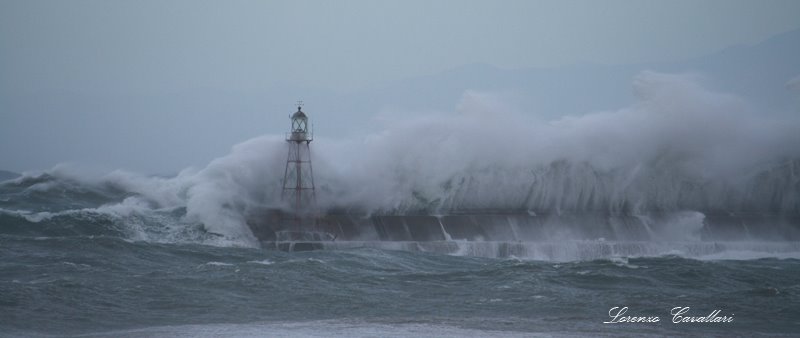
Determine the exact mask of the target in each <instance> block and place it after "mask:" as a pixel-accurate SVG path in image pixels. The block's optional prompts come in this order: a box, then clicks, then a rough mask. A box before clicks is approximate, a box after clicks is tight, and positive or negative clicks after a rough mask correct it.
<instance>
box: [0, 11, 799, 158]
mask: <svg viewBox="0 0 800 338" xmlns="http://www.w3.org/2000/svg"><path fill="white" fill-rule="evenodd" d="M798 27H800V1H795V0H789V1H732V0H723V1H694V0H693V1H675V0H670V1H444V0H440V1H409V0H403V1H224V2H222V1H8V0H0V100H2V101H6V103H2V102H0V109H2V110H0V132H1V133H3V134H5V135H0V141H2V142H3V143H4V145H2V146H0V169H11V170H30V169H43V168H48V167H50V166H52V165H54V164H56V163H58V162H61V161H70V160H73V161H83V160H86V159H90V158H93V157H92V156H93V155H92V154H97V156H96V158H97V159H96V162H97V163H99V164H103V165H108V166H111V167H117V166H123V167H128V166H130V167H134V168H135V169H143V170H152V171H158V170H164V171H174V170H178V169H179V168H180V167H181V166H182V165H184V163H185V164H194V165H200V164H201V163H197V162H198V160H197V158H192V159H186V160H175V161H172V162H169V161H168V160H167V159H168V158H171V157H170V156H171V155H162V156H164V158H163V159H162V160H164V161H167V162H169V165H166V164H165V165H164V166H161V167H159V166H153V165H140V163H142V162H145V161H148V158H151V159H150V161H157V160H158V159H156V158H154V155H153V154H149V150H150V149H153V148H154V147H157V145H155V144H149V143H148V144H147V146H145V145H144V143H142V142H143V141H141V140H142V139H148V138H150V139H168V141H169V142H167V143H166V144H169V147H168V148H169V149H172V150H173V151H175V152H176V153H177V152H181V153H191V152H192V151H196V150H197V149H194V148H193V147H195V148H196V147H201V148H203V149H204V151H207V152H214V153H219V152H220V151H222V152H223V153H224V149H225V148H226V147H229V146H230V145H231V143H230V142H231V141H232V140H233V139H235V137H236V136H234V135H241V136H240V138H241V139H242V140H243V139H246V138H248V137H252V136H254V135H253V134H254V133H255V131H254V130H255V129H247V128H244V129H240V130H237V129H236V128H234V127H230V128H229V129H230V130H228V131H227V134H225V132H222V131H221V132H220V133H221V135H228V137H227V138H226V137H222V136H221V138H220V142H219V143H214V144H213V145H211V144H210V143H209V144H207V145H204V144H197V143H196V142H190V141H188V140H184V138H187V136H186V135H181V137H178V136H171V138H170V136H165V135H166V134H169V133H172V134H175V133H179V132H181V131H184V132H185V130H186V129H187V128H188V129H194V130H196V131H197V133H199V134H200V135H206V136H207V137H210V136H208V134H207V131H208V130H214V129H213V128H214V127H219V126H220V125H221V124H224V123H225V122H226V121H227V119H229V118H235V116H236V115H235V114H243V113H241V112H236V111H235V109H236V107H231V111H234V113H232V114H234V115H233V116H228V117H220V116H193V115H189V113H188V112H187V111H181V109H178V108H176V109H173V110H171V109H170V106H169V105H168V104H166V105H163V106H159V105H158V102H156V101H157V100H158V99H157V98H156V97H159V96H163V95H174V96H175V95H177V96H180V95H185V96H186V97H198V96H201V95H203V94H202V93H205V92H207V91H224V92H229V93H253V92H261V91H264V90H266V89H265V88H275V87H281V86H297V87H304V88H318V89H321V90H333V91H343V92H347V91H354V90H358V89H361V88H369V87H371V86H373V85H375V84H378V83H386V82H390V81H394V80H398V79H404V78H410V77H415V76H423V75H429V74H434V73H438V72H441V71H444V70H447V69H451V68H454V67H457V66H460V65H464V64H470V63H476V62H481V63H488V64H491V65H495V66H498V67H502V68H529V67H558V66H564V65H571V64H580V63H589V64H626V63H639V62H654V61H670V60H679V59H683V58H688V57H693V56H699V55H703V54H707V53H710V52H713V51H716V50H719V49H722V48H725V47H727V46H732V45H737V44H749V43H753V42H757V41H760V40H762V39H764V38H766V37H769V36H771V35H774V34H776V33H779V32H784V31H787V30H791V29H796V28H798ZM295 99H296V97H288V98H286V100H287V102H288V103H292V102H293V101H294V100H295ZM132 100H137V104H139V103H141V102H139V101H141V100H150V101H152V102H150V106H155V107H160V111H159V112H152V111H148V112H142V111H141V110H137V109H133V108H131V109H125V107H126V106H127V105H128V104H132V103H133V102H129V101H132ZM8 102H12V103H8ZM70 102H72V103H74V105H73V106H69V105H70ZM65 105H67V106H66V107H65ZM93 105H94V108H92V107H93ZM114 107H117V108H114ZM142 109H144V108H142ZM131 114H134V115H135V114H141V116H143V117H142V118H141V119H137V118H134V117H131V116H129V115H131ZM148 114H149V115H148ZM247 114H256V113H255V112H247ZM281 117H283V116H281ZM187 119H191V120H192V123H193V124H194V127H192V126H191V125H190V126H186V125H181V124H180V122H182V121H185V120H187ZM76 120H77V121H78V122H75V121H76ZM98 121H99V122H98ZM143 121H152V122H153V124H159V125H162V127H161V129H159V128H155V129H153V128H152V127H151V125H149V124H147V123H145V122H143ZM170 123H172V126H171V127H163V126H164V125H169V124H170ZM120 124H121V125H126V124H127V125H128V126H129V128H127V129H126V128H121V127H115V128H116V129H115V128H111V127H109V126H114V125H120ZM54 125H55V126H57V127H59V128H61V127H63V128H72V129H73V130H72V131H71V133H70V134H69V137H61V138H56V137H55V136H52V135H55V134H58V133H57V132H56V129H58V128H55V127H53V126H54ZM37 128H38V129H41V128H51V129H53V130H52V131H47V132H43V131H41V130H39V131H37V130H36V129H37ZM165 128H166V129H165ZM221 128H222V129H225V128H226V127H224V126H222V127H221ZM96 129H103V130H105V133H112V134H114V135H115V136H116V137H117V139H116V141H115V142H117V143H116V144H118V145H124V144H130V145H131V149H130V150H125V151H124V152H128V153H124V152H123V154H117V155H113V156H111V155H109V156H110V157H104V156H101V153H108V152H109V151H108V149H105V148H103V147H101V146H99V145H93V144H94V143H103V142H104V141H103V140H102V139H99V138H101V137H103V136H105V135H106V134H103V133H101V132H98V131H96ZM274 130H277V129H274ZM274 130H267V131H274ZM267 131H265V132H267ZM54 133H55V134H54ZM203 133H206V134H203ZM237 133H238V134H237ZM21 135H31V139H28V140H25V141H24V142H23V141H21V140H20V137H21ZM47 135H51V136H52V138H51V139H47V138H46V136H47ZM192 137H196V135H195V136H192ZM189 138H191V137H189ZM14 142H18V143H17V144H14V145H12V143H14ZM181 142H184V143H185V144H183V143H181ZM209 142H210V141H209ZM39 143H63V145H61V148H58V149H51V151H52V153H49V152H48V151H47V150H42V151H41V152H34V149H39V148H42V149H44V148H47V147H38V148H37V146H38V144H39ZM84 144H86V145H92V146H91V147H88V148H87V147H84V146H82V145H84ZM70 145H72V146H75V147H79V145H80V147H82V149H81V150H80V151H78V150H74V149H72V148H73V147H69V146H70ZM137 145H138V146H137ZM92 147H93V148H92ZM214 147H216V148H214ZM211 148H213V149H211ZM208 149H211V150H208ZM71 151H74V154H75V156H72V155H71V154H73V153H71ZM31 152H34V153H31ZM220 155H221V154H220ZM131 156H135V157H137V158H139V160H138V161H139V162H136V161H123V160H121V159H123V158H126V157H127V158H129V157H131ZM208 156H209V155H208V153H204V155H203V156H199V157H198V158H200V157H202V158H207V157H208Z"/></svg>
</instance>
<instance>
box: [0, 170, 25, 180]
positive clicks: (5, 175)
mask: <svg viewBox="0 0 800 338" xmlns="http://www.w3.org/2000/svg"><path fill="white" fill-rule="evenodd" d="M20 176H21V175H20V174H17V173H15V172H11V171H7V170H0V182H1V181H5V180H11V179H15V178H17V177H20Z"/></svg>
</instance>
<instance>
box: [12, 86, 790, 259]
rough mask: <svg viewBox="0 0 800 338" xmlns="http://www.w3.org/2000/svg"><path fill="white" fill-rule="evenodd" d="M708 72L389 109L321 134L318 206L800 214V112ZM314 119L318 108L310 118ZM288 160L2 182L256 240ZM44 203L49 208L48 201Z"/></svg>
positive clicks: (182, 234) (259, 149) (237, 158)
mask: <svg viewBox="0 0 800 338" xmlns="http://www.w3.org/2000/svg"><path fill="white" fill-rule="evenodd" d="M706 82H709V81H708V80H707V79H704V78H703V77H702V76H700V75H696V74H661V73H654V72H643V73H641V74H639V75H638V76H637V77H636V78H635V79H633V90H634V91H635V93H636V97H637V100H636V102H634V103H633V104H632V105H630V106H629V107H625V108H622V109H619V110H616V111H598V112H588V113H587V114H585V115H582V116H567V117H563V118H561V119H558V120H553V121H544V120H539V119H537V118H536V112H517V111H514V109H513V107H508V106H507V105H505V104H504V103H503V102H502V101H501V100H499V99H498V98H497V97H496V96H494V95H492V94H491V93H480V92H465V93H464V96H463V99H462V101H461V102H460V103H459V104H458V106H457V109H456V112H455V113H446V112H442V113H429V114H424V115H421V114H412V116H410V117H403V118H398V119H396V120H393V119H382V120H381V119H379V120H376V121H375V125H376V127H375V129H372V130H365V131H364V133H363V134H362V135H358V136H354V137H352V138H349V139H327V138H325V137H324V136H322V135H317V136H318V138H317V139H316V140H315V141H314V142H313V143H312V155H313V161H314V162H313V164H314V174H315V178H316V182H317V186H318V194H317V195H318V204H319V208H320V210H322V211H325V210H350V211H359V212H366V213H373V214H381V213H383V214H401V215H402V214H418V213H425V214H434V215H445V214H449V213H452V212H464V211H487V210H495V211H496V210H506V211H508V210H517V211H526V212H529V213H542V212H549V213H557V214H561V213H581V212H603V213H607V214H624V215H645V214H647V213H649V212H657V211H660V212H663V211H669V212H701V213H702V212H707V211H724V212H768V213H774V214H792V213H797V212H800V179H799V178H798V174H797V170H798V169H800V168H799V166H800V133H798V132H797V131H798V130H800V121H798V119H797V118H794V117H782V118H767V117H763V116H764V115H765V114H759V111H758V107H753V106H751V105H750V104H748V102H747V101H746V99H744V98H739V97H735V96H732V95H729V94H726V93H721V92H717V91H715V90H713V88H709V87H708V86H707V85H705V83H706ZM317 109H318V110H320V111H321V110H324V107H320V108H317ZM314 115H315V110H314V109H310V110H309V116H310V118H311V119H312V121H313V119H314ZM287 128H288V121H287ZM318 134H319V133H318ZM285 157H286V145H285V141H284V140H283V138H282V137H281V136H278V135H267V136H262V137H258V138H254V139H251V140H248V141H245V142H242V143H240V144H238V145H236V146H234V147H233V148H232V150H231V152H230V153H229V154H227V155H225V156H222V157H220V158H218V159H216V160H214V161H212V162H211V163H209V164H208V166H207V167H205V168H202V169H196V168H188V169H186V170H184V171H182V172H181V173H179V174H178V175H176V176H174V177H153V176H148V175H144V174H137V173H130V172H126V171H114V172H111V173H109V174H105V175H96V174H88V175H87V174H85V173H81V170H80V169H75V167H70V166H57V167H56V168H53V169H51V170H48V171H46V172H44V173H27V174H25V175H24V176H23V177H21V178H18V179H16V180H13V181H10V182H7V183H3V188H4V189H12V190H15V191H16V193H17V194H18V195H17V196H19V197H21V198H19V199H17V198H14V199H13V200H11V201H4V203H3V206H2V209H3V211H2V212H3V213H5V214H6V215H11V214H13V215H17V216H19V217H25V219H26V220H27V221H31V222H44V221H47V220H49V219H53V218H54V217H63V216H64V215H65V214H76V213H77V214H86V213H88V214H92V215H105V216H102V217H112V218H113V217H123V218H127V219H130V218H133V219H138V220H139V223H141V224H140V226H139V227H138V228H134V229H131V227H130V226H127V225H126V226H121V227H122V228H125V227H127V228H126V230H124V232H126V233H128V234H129V237H132V238H135V239H144V240H155V241H172V240H178V239H183V240H188V241H197V240H199V241H201V242H203V243H210V244H219V245H245V246H252V245H255V243H256V242H255V238H254V237H253V236H252V234H251V233H250V230H249V229H248V227H247V225H246V219H247V217H248V215H250V214H251V213H252V212H253V211H254V210H256V209H258V208H264V207H265V206H266V207H285V206H284V205H282V204H281V201H280V190H281V179H282V178H283V168H284V165H285ZM76 194H77V195H76ZM42 199H43V200H45V201H47V203H45V204H36V203H35V202H36V201H41V200H42ZM98 217H99V216H98ZM695 223H696V222H695ZM126 224H127V223H126ZM681 224H682V223H680V222H676V223H675V226H676V227H678V228H680V227H681ZM700 224H702V217H701V219H700ZM586 226H591V225H586ZM208 234H212V235H208Z"/></svg>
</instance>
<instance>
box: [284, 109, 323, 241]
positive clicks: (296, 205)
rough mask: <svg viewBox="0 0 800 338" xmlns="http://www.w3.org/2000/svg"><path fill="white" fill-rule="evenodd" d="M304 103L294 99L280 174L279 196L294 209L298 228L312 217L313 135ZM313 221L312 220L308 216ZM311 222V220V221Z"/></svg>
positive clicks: (313, 207) (314, 199)
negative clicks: (304, 110) (284, 157)
mask: <svg viewBox="0 0 800 338" xmlns="http://www.w3.org/2000/svg"><path fill="white" fill-rule="evenodd" d="M302 107H303V103H302V102H298V103H297V111H296V112H295V113H294V114H292V116H291V120H292V129H291V131H290V132H289V133H286V142H287V143H289V155H288V157H287V158H286V170H285V172H284V174H283V191H282V193H281V198H282V199H283V201H284V202H288V203H289V204H290V205H291V207H292V210H293V212H294V215H293V218H294V221H295V222H294V223H295V224H294V225H295V227H297V228H298V229H296V230H302V229H300V228H301V227H302V226H303V224H301V223H302V221H303V220H305V219H310V218H313V217H314V213H315V212H316V210H315V209H316V195H315V191H314V172H313V169H312V167H311V148H309V144H310V143H311V141H312V140H313V139H314V135H313V133H312V132H311V131H309V128H308V116H306V114H305V113H304V112H303V110H302ZM311 221H312V222H313V220H311ZM312 225H313V223H312Z"/></svg>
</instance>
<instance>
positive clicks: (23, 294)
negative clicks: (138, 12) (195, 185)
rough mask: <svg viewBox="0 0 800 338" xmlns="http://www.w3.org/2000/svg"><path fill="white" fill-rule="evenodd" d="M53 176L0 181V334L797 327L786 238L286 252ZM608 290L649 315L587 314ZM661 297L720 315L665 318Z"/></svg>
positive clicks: (745, 331)
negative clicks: (498, 251)
mask: <svg viewBox="0 0 800 338" xmlns="http://www.w3.org/2000/svg"><path fill="white" fill-rule="evenodd" d="M62 176H63V175H62ZM62 176H59V175H58V174H41V175H28V176H26V177H22V178H19V179H17V180H14V181H7V182H5V183H3V184H2V185H0V204H1V205H0V206H2V210H1V211H0V318H1V320H0V335H2V336H9V337H17V336H45V337H46V336H59V337H60V336H70V337H151V336H168V337H174V336H177V337H220V336H226V337H227V336H253V337H255V336H317V337H329V336H341V337H344V336H348V337H350V336H387V337H404V336H432V337H462V336H490V337H491V336H526V337H527V336H598V335H601V336H602V335H607V336H632V337H633V336H635V337H640V336H663V335H686V336H709V335H716V336H755V335H770V336H773V335H785V336H793V335H796V333H797V332H800V278H798V277H799V276H800V244H798V242H796V241H788V240H786V241H781V240H772V241H765V240H757V241H756V240H753V241H729V242H719V241H702V240H695V241H688V242H687V241H683V242H664V241H655V240H650V241H637V242H615V241H611V240H608V239H598V240H564V241H560V242H558V241H550V242H525V243H512V244H517V245H527V246H529V247H531V248H537V247H539V248H540V247H546V248H549V249H548V250H550V251H553V250H556V251H558V252H561V254H559V255H551V256H542V255H534V254H530V255H527V256H522V257H516V256H513V255H506V256H497V255H494V254H482V253H489V252H493V251H492V250H483V251H482V250H479V249H480V248H481V247H485V246H489V247H491V246H492V245H497V243H490V242H469V241H454V240H451V241H446V242H447V243H450V244H451V245H449V246H448V247H452V246H455V247H457V248H461V249H462V250H455V251H448V252H447V253H440V252H437V251H436V250H426V248H431V247H435V246H436V243H433V244H431V243H427V244H426V243H413V242H411V243H402V242H380V241H372V242H352V243H349V244H348V243H344V242H343V243H338V244H337V245H339V246H334V245H332V246H331V247H329V249H330V250H321V251H312V252H292V253H288V252H281V251H270V250H263V249H261V248H259V247H257V246H249V245H247V243H248V242H246V241H234V240H231V239H226V238H221V237H220V235H218V234H214V233H211V232H209V231H207V230H205V229H204V228H203V227H202V226H201V225H199V224H197V223H195V222H193V221H191V219H188V218H187V216H186V215H187V211H186V208H185V207H165V208H158V207H155V206H152V205H151V206H148V207H143V206H139V207H137V206H134V207H130V208H128V207H126V206H127V205H128V204H126V203H130V202H125V201H130V199H131V196H132V195H134V194H133V193H131V192H130V191H125V190H123V189H118V188H116V187H113V186H107V185H105V184H102V183H97V182H88V181H78V180H73V179H68V178H64V177H62ZM154 179H158V178H154ZM587 226H591V224H589V225H587ZM430 245H433V246H430ZM411 247H413V248H415V249H414V250H409V248H411ZM476 248H477V249H476ZM704 248H705V249H704ZM529 252H531V253H534V252H541V251H536V250H534V249H531V250H530V251H529ZM569 253H572V254H569ZM614 307H628V310H627V312H626V314H627V315H632V316H649V317H653V316H657V317H659V320H660V321H659V322H657V323H604V322H606V321H611V320H612V318H611V317H610V315H609V311H610V310H611V309H612V308H614ZM675 307H690V310H689V312H688V315H691V316H696V317H705V316H707V315H709V314H710V313H712V312H713V311H715V310H720V312H719V313H718V315H719V316H720V317H721V316H728V317H732V318H733V321H732V322H726V323H677V324H676V323H673V322H672V320H673V316H672V315H670V311H671V310H672V309H673V308H675Z"/></svg>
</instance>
